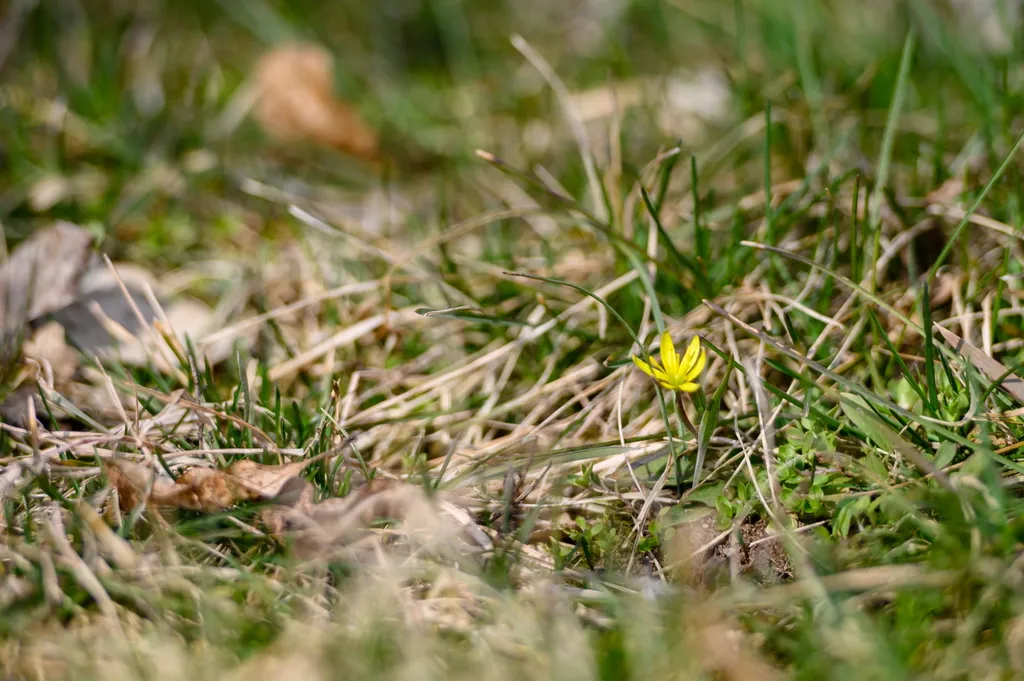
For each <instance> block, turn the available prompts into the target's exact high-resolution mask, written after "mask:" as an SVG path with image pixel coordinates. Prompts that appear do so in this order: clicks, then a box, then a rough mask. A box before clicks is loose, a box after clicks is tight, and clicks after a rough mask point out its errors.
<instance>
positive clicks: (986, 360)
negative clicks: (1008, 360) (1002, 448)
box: [932, 324, 1024, 404]
mask: <svg viewBox="0 0 1024 681" xmlns="http://www.w3.org/2000/svg"><path fill="white" fill-rule="evenodd" d="M932 328H933V329H935V330H936V331H938V332H939V334H940V335H941V336H942V338H943V339H944V340H945V341H946V343H947V344H948V345H949V347H951V348H952V349H953V350H954V351H956V352H957V353H959V354H961V355H963V356H964V357H965V358H967V360H968V361H970V363H971V364H973V365H974V366H976V367H977V368H978V369H979V370H981V372H982V373H983V374H985V375H986V376H988V377H989V379H990V380H992V381H1001V382H1000V383H999V387H1000V388H1002V389H1003V390H1004V391H1006V392H1007V393H1008V394H1009V395H1010V396H1011V397H1013V398H1014V399H1015V400H1017V401H1018V402H1020V403H1021V404H1024V380H1021V378H1020V377H1019V376H1015V375H1013V374H1012V372H1011V371H1010V370H1009V369H1007V368H1006V367H1005V366H1003V365H1002V363H1000V362H998V361H996V360H994V359H992V358H991V357H989V356H988V355H987V354H985V351H984V350H982V349H980V348H978V347H976V346H974V345H972V344H971V343H968V342H967V341H966V340H964V339H963V338H961V337H960V336H958V335H956V334H955V333H953V332H952V331H950V330H949V329H945V328H943V327H942V326H940V325H938V324H935V325H933V327H932Z"/></svg>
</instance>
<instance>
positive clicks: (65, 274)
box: [0, 222, 93, 329]
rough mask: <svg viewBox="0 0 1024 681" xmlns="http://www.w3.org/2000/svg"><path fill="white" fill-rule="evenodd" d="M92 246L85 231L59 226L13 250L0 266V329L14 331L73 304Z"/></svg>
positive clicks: (39, 232)
mask: <svg viewBox="0 0 1024 681" xmlns="http://www.w3.org/2000/svg"><path fill="white" fill-rule="evenodd" d="M92 243H93V237H92V235H91V234H90V233H89V232H87V231H86V230H84V229H82V228H81V227H78V226H76V225H73V224H71V223H67V222H58V223H57V224H56V225H54V226H53V227H49V228H47V229H42V230H39V231H38V232H36V233H35V234H33V235H32V236H31V237H29V238H28V239H27V240H26V241H24V242H22V243H21V244H20V245H19V246H18V247H17V248H16V249H14V252H13V253H11V257H10V258H9V259H8V260H7V262H5V263H3V265H2V266H0V328H3V329H10V328H16V327H18V326H19V325H21V324H24V323H26V322H29V321H31V320H33V319H36V318H38V317H41V316H43V315H46V314H49V313H51V312H55V311H56V310H59V309H60V308H62V307H64V306H65V305H69V304H70V303H72V302H74V300H75V298H76V297H77V296H78V282H79V281H80V280H81V278H82V275H84V274H85V272H86V270H87V269H88V267H89V265H90V258H91V255H92V252H91V250H90V249H91V246H92Z"/></svg>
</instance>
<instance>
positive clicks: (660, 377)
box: [633, 355, 668, 382]
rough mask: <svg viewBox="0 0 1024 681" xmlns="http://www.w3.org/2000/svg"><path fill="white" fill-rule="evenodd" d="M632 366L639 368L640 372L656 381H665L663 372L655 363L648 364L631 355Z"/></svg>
mask: <svg viewBox="0 0 1024 681" xmlns="http://www.w3.org/2000/svg"><path fill="white" fill-rule="evenodd" d="M633 364H635V365H637V366H638V367H640V371H642V372H644V373H645V374H647V375H648V376H650V377H651V378H653V379H654V380H656V381H661V382H664V381H667V380H668V376H667V375H666V374H665V370H664V369H662V368H661V367H660V366H658V362H657V361H652V362H651V363H650V364H648V363H647V362H645V361H643V360H642V359H640V358H639V357H637V356H636V355H633Z"/></svg>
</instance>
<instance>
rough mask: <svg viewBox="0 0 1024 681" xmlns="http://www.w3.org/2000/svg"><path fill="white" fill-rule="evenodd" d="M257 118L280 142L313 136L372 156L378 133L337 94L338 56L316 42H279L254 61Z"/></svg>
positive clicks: (318, 139)
mask: <svg viewBox="0 0 1024 681" xmlns="http://www.w3.org/2000/svg"><path fill="white" fill-rule="evenodd" d="M255 81H256V87H257V91H258V99H257V101H256V107H255V111H254V117H255V119H256V120H257V122H259V124H260V126H262V127H263V129H264V130H265V131H266V132H267V133H268V134H269V135H271V136H272V137H275V138H277V139H278V140H279V141H282V142H293V141H299V140H311V141H314V142H318V143H320V144H324V145H327V146H330V147H334V148H335V149H338V150H339V151H342V152H345V153H349V154H352V155H354V156H358V157H360V158H364V159H369V160H373V159H375V158H376V156H377V151H378V140H377V134H376V133H375V132H374V131H373V129H372V128H370V126H369V125H367V124H366V123H365V122H364V121H363V119H362V118H361V117H360V116H359V114H358V113H356V111H355V110H354V109H353V108H352V107H351V106H349V105H348V104H345V103H344V102H341V101H339V100H338V99H337V98H336V97H335V95H334V59H333V57H332V56H331V53H330V52H328V51H327V50H326V49H324V48H323V47H320V46H319V45H315V44H309V43H304V44H290V45H281V46H278V47H275V48H274V49H272V50H271V51H270V52H268V53H267V54H265V55H264V56H263V57H261V58H260V60H259V62H258V63H257V64H256V69H255Z"/></svg>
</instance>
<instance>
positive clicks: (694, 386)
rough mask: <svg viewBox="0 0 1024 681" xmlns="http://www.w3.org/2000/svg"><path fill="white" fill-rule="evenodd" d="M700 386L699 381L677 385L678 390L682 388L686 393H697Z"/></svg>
mask: <svg viewBox="0 0 1024 681" xmlns="http://www.w3.org/2000/svg"><path fill="white" fill-rule="evenodd" d="M699 388H700V384H699V383H683V384H682V385H680V386H678V387H677V390H682V391H683V392H684V393H695V392H697V390H698V389H699Z"/></svg>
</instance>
